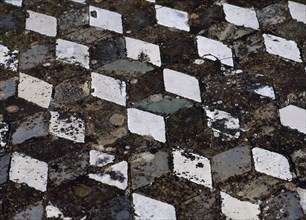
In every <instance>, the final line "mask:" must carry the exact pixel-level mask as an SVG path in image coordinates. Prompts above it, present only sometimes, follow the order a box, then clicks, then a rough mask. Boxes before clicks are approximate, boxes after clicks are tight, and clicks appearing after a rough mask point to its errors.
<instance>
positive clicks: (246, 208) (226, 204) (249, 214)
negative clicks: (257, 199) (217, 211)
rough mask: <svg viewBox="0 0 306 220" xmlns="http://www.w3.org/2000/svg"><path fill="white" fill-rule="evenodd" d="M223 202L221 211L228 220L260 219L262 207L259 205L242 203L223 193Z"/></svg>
mask: <svg viewBox="0 0 306 220" xmlns="http://www.w3.org/2000/svg"><path fill="white" fill-rule="evenodd" d="M221 200H222V205H221V210H222V213H223V214H224V215H225V216H226V217H227V219H237V220H238V219H239V220H244V219H248V220H252V219H259V216H258V215H259V214H260V207H259V205H258V204H253V203H251V202H248V201H241V200H239V199H237V198H234V197H232V196H230V195H229V194H227V193H224V192H221Z"/></svg>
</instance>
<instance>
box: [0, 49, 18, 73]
mask: <svg viewBox="0 0 306 220" xmlns="http://www.w3.org/2000/svg"><path fill="white" fill-rule="evenodd" d="M18 53H19V51H17V50H10V49H9V48H7V47H6V46H4V45H1V44H0V67H1V66H3V67H4V68H5V69H9V70H12V71H15V72H16V71H17V68H18V59H17V56H18Z"/></svg>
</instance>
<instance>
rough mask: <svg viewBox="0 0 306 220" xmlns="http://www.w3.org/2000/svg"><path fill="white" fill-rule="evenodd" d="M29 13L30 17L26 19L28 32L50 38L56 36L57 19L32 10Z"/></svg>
mask: <svg viewBox="0 0 306 220" xmlns="http://www.w3.org/2000/svg"><path fill="white" fill-rule="evenodd" d="M27 12H28V13H29V17H28V18H27V19H26V30H30V31H35V32H38V33H40V34H43V35H46V36H49V37H55V36H56V29H57V21H56V18H55V17H52V16H49V15H45V14H41V13H38V12H35V11H30V10H28V11H27Z"/></svg>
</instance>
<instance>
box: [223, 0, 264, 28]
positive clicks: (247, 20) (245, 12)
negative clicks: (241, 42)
mask: <svg viewBox="0 0 306 220" xmlns="http://www.w3.org/2000/svg"><path fill="white" fill-rule="evenodd" d="M223 10H224V13H225V19H226V20H227V21H228V22H229V23H233V24H235V25H239V26H244V27H249V28H253V29H258V28H259V23H258V20H257V17H256V12H255V10H254V9H250V8H242V7H239V6H235V5H230V4H227V3H224V4H223Z"/></svg>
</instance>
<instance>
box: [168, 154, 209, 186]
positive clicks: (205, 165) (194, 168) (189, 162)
mask: <svg viewBox="0 0 306 220" xmlns="http://www.w3.org/2000/svg"><path fill="white" fill-rule="evenodd" d="M172 155H173V171H174V173H175V175H176V176H178V177H182V178H185V179H188V180H190V181H191V182H194V183H197V184H201V185H204V186H206V187H209V188H212V177H211V166H210V161H209V159H207V158H206V157H203V156H200V155H197V154H193V153H188V152H184V151H183V150H174V151H173V153H172Z"/></svg>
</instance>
